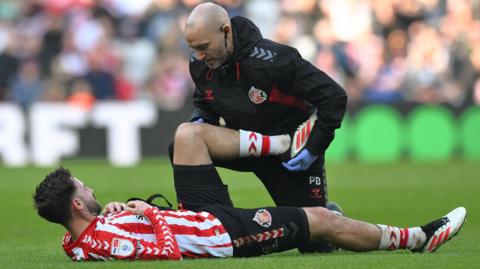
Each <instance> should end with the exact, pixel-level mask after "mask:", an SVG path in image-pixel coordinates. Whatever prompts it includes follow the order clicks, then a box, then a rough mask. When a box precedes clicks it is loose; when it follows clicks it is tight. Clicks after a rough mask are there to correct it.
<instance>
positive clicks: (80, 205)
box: [72, 198, 83, 210]
mask: <svg viewBox="0 0 480 269" xmlns="http://www.w3.org/2000/svg"><path fill="white" fill-rule="evenodd" d="M73 209H74V210H80V209H83V202H82V200H80V199H78V198H73V199H72V210H73Z"/></svg>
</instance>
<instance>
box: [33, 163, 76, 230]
mask: <svg viewBox="0 0 480 269" xmlns="http://www.w3.org/2000/svg"><path fill="white" fill-rule="evenodd" d="M74 192H75V184H74V182H73V179H72V174H71V173H70V171H69V170H68V169H65V168H63V167H59V168H57V169H56V170H55V171H53V172H51V173H50V174H48V175H47V176H46V177H45V179H44V180H43V181H42V182H41V183H40V184H38V186H37V188H36V190H35V194H34V195H33V202H34V206H35V208H36V209H37V212H38V215H40V216H41V217H43V218H45V219H46V220H48V221H50V222H55V223H58V224H62V225H64V226H65V225H66V224H67V222H68V221H69V220H70V218H71V216H72V215H71V211H70V206H71V204H72V196H73V193H74Z"/></svg>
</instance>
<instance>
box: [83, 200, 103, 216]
mask: <svg viewBox="0 0 480 269" xmlns="http://www.w3.org/2000/svg"><path fill="white" fill-rule="evenodd" d="M85 204H86V206H87V210H88V212H90V213H91V214H92V215H94V216H98V215H100V212H102V207H101V206H100V204H99V203H98V202H97V201H96V200H90V201H88V202H86V203H85Z"/></svg>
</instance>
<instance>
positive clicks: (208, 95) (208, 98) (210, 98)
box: [203, 89, 215, 102]
mask: <svg viewBox="0 0 480 269" xmlns="http://www.w3.org/2000/svg"><path fill="white" fill-rule="evenodd" d="M203 98H204V99H205V101H209V102H211V101H213V99H215V97H214V96H213V91H212V89H206V90H205V95H204V96H203Z"/></svg>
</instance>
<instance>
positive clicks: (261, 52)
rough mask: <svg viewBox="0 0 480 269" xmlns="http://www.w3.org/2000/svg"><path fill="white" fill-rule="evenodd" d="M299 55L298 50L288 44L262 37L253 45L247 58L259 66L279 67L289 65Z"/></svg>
mask: <svg viewBox="0 0 480 269" xmlns="http://www.w3.org/2000/svg"><path fill="white" fill-rule="evenodd" d="M297 56H298V51H297V50H296V49H295V48H293V47H291V46H288V45H285V44H281V43H278V42H275V41H273V40H270V39H262V40H261V41H260V42H258V43H257V44H256V45H255V46H253V47H252V48H251V49H250V51H249V53H248V56H247V59H248V60H249V61H250V62H251V63H252V64H253V65H255V66H257V67H268V68H271V67H279V66H285V65H288V64H290V63H291V62H292V60H294V59H295V58H296V57H297Z"/></svg>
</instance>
